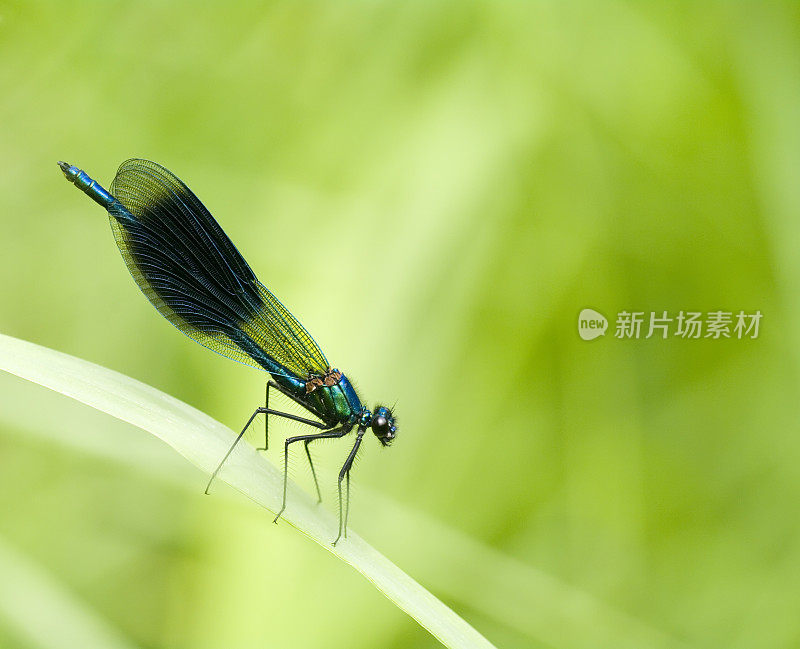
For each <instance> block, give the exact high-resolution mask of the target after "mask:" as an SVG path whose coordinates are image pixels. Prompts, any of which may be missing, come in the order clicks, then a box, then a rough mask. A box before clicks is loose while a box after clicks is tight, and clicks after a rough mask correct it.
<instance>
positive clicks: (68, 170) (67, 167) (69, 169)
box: [58, 160, 78, 183]
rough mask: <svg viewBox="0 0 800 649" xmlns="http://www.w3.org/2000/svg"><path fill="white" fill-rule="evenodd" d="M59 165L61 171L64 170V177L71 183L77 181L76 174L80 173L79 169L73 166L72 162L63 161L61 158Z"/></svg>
mask: <svg viewBox="0 0 800 649" xmlns="http://www.w3.org/2000/svg"><path fill="white" fill-rule="evenodd" d="M58 166H59V167H60V168H61V171H63V172H64V177H65V178H66V179H67V180H69V181H70V182H71V183H74V182H75V175H76V174H77V173H78V170H77V169H76V168H75V167H73V166H72V165H71V164H69V163H67V162H63V161H61V160H59V161H58Z"/></svg>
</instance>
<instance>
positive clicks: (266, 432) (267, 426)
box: [256, 381, 270, 451]
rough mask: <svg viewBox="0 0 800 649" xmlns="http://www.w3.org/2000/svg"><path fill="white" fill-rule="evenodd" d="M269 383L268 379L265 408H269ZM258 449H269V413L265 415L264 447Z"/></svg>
mask: <svg viewBox="0 0 800 649" xmlns="http://www.w3.org/2000/svg"><path fill="white" fill-rule="evenodd" d="M269 384H270V381H267V389H266V395H265V396H264V408H266V409H267V410H269ZM256 450H257V451H268V450H269V415H267V416H265V417H264V448H256Z"/></svg>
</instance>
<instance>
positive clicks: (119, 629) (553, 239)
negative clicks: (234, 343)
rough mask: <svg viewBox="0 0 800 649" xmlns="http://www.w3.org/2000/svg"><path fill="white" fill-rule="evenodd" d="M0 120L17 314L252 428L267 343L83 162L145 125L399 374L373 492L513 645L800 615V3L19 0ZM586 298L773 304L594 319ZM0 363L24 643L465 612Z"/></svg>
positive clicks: (9, 17)
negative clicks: (596, 333)
mask: <svg viewBox="0 0 800 649" xmlns="http://www.w3.org/2000/svg"><path fill="white" fill-rule="evenodd" d="M0 124H2V128H0V159H2V173H0V225H2V229H1V230H0V232H1V233H2V234H0V278H2V281H0V331H2V332H3V333H6V334H10V335H13V336H17V337H20V338H25V339H27V340H31V341H34V342H36V343H39V344H42V345H46V346H48V347H52V348H55V349H58V350H61V351H64V352H67V353H70V354H74V355H76V356H79V357H81V358H85V359H88V360H91V361H94V362H96V363H99V364H102V365H105V366H107V367H110V368H113V369H115V370H117V371H120V372H123V373H125V374H128V375H130V376H132V377H134V378H137V379H139V380H141V381H144V382H146V383H149V384H151V385H153V386H155V387H157V388H159V389H161V390H164V391H166V392H167V393H169V394H172V395H175V396H176V397H178V398H180V399H182V400H185V401H187V402H188V403H190V404H192V405H194V406H196V407H198V408H200V409H202V410H204V411H206V412H208V413H209V414H211V415H212V416H214V417H215V418H217V419H219V420H220V421H222V422H224V423H226V424H227V425H229V426H231V427H233V428H238V427H240V426H241V425H242V423H243V421H244V420H245V419H246V417H247V416H248V414H249V413H250V412H252V409H253V408H254V407H255V406H256V405H258V403H259V400H261V399H262V398H263V389H264V377H263V375H262V374H259V373H258V372H256V371H254V370H250V369H247V368H245V367H243V366H240V365H237V364H235V363H231V362H230V361H228V360H226V359H224V358H222V357H219V356H216V355H214V354H211V353H209V352H208V351H207V350H205V349H203V348H201V347H200V346H198V345H196V344H195V343H193V342H192V341H191V340H189V339H188V338H185V337H182V336H180V335H179V334H178V333H177V332H176V331H175V329H174V328H173V327H171V326H170V325H169V324H168V323H167V322H166V321H164V320H163V319H161V318H160V317H159V316H158V314H157V313H156V312H155V311H154V310H153V308H152V307H151V306H150V305H149V304H148V303H147V301H146V300H145V299H144V298H143V297H142V296H141V295H140V294H139V293H138V290H137V288H136V286H135V285H134V283H133V282H132V281H131V279H130V277H129V276H128V273H127V272H126V270H125V267H124V265H123V263H122V261H121V259H120V257H119V253H118V252H117V250H116V247H115V246H114V243H113V238H112V236H111V233H110V232H109V228H108V225H107V219H106V217H105V215H104V214H103V212H102V211H101V210H100V209H99V208H98V207H97V206H95V205H94V204H92V203H91V202H90V201H89V200H88V199H87V198H86V197H85V196H82V195H81V194H80V193H78V192H76V191H75V189H74V188H72V187H70V186H69V185H68V184H67V183H66V182H65V181H64V180H63V178H62V175H61V172H60V171H59V170H58V168H57V167H56V165H55V163H56V161H57V160H59V159H64V160H66V161H68V162H70V163H72V164H76V165H78V166H81V167H82V168H84V169H86V170H87V171H88V172H89V173H90V174H91V175H93V176H94V177H96V178H97V179H98V180H100V181H101V182H103V183H105V184H108V183H109V182H110V180H111V178H112V177H113V175H114V172H115V170H116V167H117V165H118V164H119V163H120V162H121V161H122V160H124V159H126V158H128V157H135V156H140V157H147V158H150V159H153V160H155V161H158V162H160V163H162V164H164V165H166V166H167V167H168V168H169V169H171V170H173V171H174V172H175V173H176V174H177V175H179V176H180V177H181V178H183V179H184V180H185V181H186V182H187V184H189V186H190V187H192V188H193V189H194V190H195V191H196V192H197V193H198V195H199V196H200V197H201V199H202V200H203V201H204V202H205V203H206V205H207V206H208V207H209V209H210V210H211V211H212V213H213V214H215V216H216V217H217V219H218V220H219V221H220V222H221V224H222V225H223V227H224V228H225V230H226V232H227V233H228V234H229V235H230V237H231V238H232V239H233V241H234V242H235V243H236V244H237V245H238V247H239V249H240V250H241V251H242V253H243V254H244V256H245V257H246V258H247V260H248V261H249V262H250V264H251V266H252V267H253V268H254V270H255V271H256V273H257V274H258V275H259V277H260V278H261V279H262V281H264V283H265V284H267V285H268V286H269V287H270V288H271V289H272V290H273V291H274V292H275V293H276V294H277V295H278V297H279V298H280V299H282V300H283V301H284V302H285V303H286V304H287V306H288V307H289V308H290V309H291V310H292V311H293V312H294V313H296V314H297V315H298V316H299V318H300V319H301V321H302V322H303V323H304V324H305V325H306V327H307V328H308V329H309V330H310V331H311V332H312V333H313V334H314V336H315V337H316V339H317V340H318V342H319V343H320V345H321V346H322V348H323V349H324V350H325V352H326V354H327V356H328V358H329V360H331V362H332V363H333V364H334V365H336V366H337V367H340V368H341V369H343V370H345V371H346V372H347V373H348V375H349V376H350V377H351V378H353V379H354V381H355V382H356V383H357V385H358V387H359V389H360V392H361V394H362V396H363V397H364V398H365V399H366V401H367V402H368V403H369V404H374V403H375V402H376V401H383V402H388V403H392V402H394V401H395V400H396V401H397V413H398V416H399V420H400V425H401V430H400V436H399V438H398V440H397V443H396V444H395V445H394V447H393V448H392V449H391V450H382V449H379V448H376V447H377V444H376V443H375V440H374V439H373V440H369V441H370V443H369V444H367V449H366V450H365V452H364V453H363V456H362V457H361V461H360V463H359V466H358V470H357V472H355V473H354V476H355V487H354V495H353V509H352V515H351V524H352V527H353V528H354V529H355V530H357V531H359V532H360V533H361V534H362V535H363V536H365V537H366V538H367V540H368V541H370V542H372V543H373V544H374V545H375V546H376V547H378V548H379V549H380V550H382V551H383V552H385V553H386V554H387V555H388V556H389V557H390V558H391V559H392V560H394V561H396V562H397V563H398V564H399V565H400V566H401V567H402V568H403V569H405V570H406V571H407V572H409V573H410V574H411V575H412V576H414V577H415V578H416V579H418V580H419V581H420V582H421V583H422V584H423V585H426V586H427V587H429V588H430V589H431V590H432V591H433V592H434V593H435V594H437V595H438V596H439V597H441V598H442V599H444V600H445V601H446V602H447V603H448V604H449V605H451V606H452V607H453V608H454V609H455V610H456V611H457V612H458V613H459V614H461V615H462V616H464V617H465V618H466V619H467V620H468V621H469V622H470V623H472V624H473V625H474V626H475V627H476V628H477V629H478V630H479V631H481V632H482V633H483V634H485V635H486V636H487V637H488V638H489V639H490V640H492V641H493V642H494V643H496V644H497V645H498V646H502V647H553V648H562V647H563V648H576V649H577V648H590V647H614V648H619V647H631V648H633V647H637V648H641V647H698V648H699V647H726V648H728V649H731V648H739V647H742V648H744V647H747V648H750V647H753V648H756V647H790V646H797V645H798V643H800V616H798V615H797V611H798V610H800V587H799V586H800V518H799V517H798V506H797V503H798V498H800V437H799V436H798V425H797V421H798V399H797V394H798V388H800V386H799V385H798V369H799V368H800V293H799V292H798V290H797V285H798V280H800V255H798V251H800V218H798V217H799V216H800V5H798V4H797V3H795V2H785V3H779V2H775V3H725V2H718V3H711V2H707V3H684V2H678V3H652V4H645V3H635V2H610V1H604V2H599V3H591V2H574V3H573V2H569V3H563V4H562V3H548V4H545V3H515V2H500V1H497V2H490V1H487V2H444V1H436V2H406V3H368V2H352V3H342V2H339V3H321V2H319V3H318V2H270V3H255V2H254V3H243V4H231V3H228V4H225V3H218V4H215V3H203V4H198V3H189V2H180V3H172V4H170V5H169V6H162V5H161V4H160V3H156V2H145V3H121V2H117V3H110V2H109V3H91V2H83V3H81V2H78V3H76V2H44V3H35V2H11V3H9V2H0ZM584 307H593V308H596V309H598V310H600V311H601V312H603V313H605V314H606V316H608V317H609V318H611V319H613V317H614V316H615V314H616V313H618V312H619V311H622V310H624V309H627V310H641V311H645V312H650V311H657V312H661V311H663V310H667V311H670V312H673V313H675V312H677V311H679V310H698V311H713V310H718V309H724V310H728V311H738V310H740V309H744V310H745V311H749V312H752V311H755V310H757V309H760V310H761V311H762V313H763V314H764V319H763V321H762V327H761V335H760V336H759V338H758V339H757V340H736V339H733V340H700V341H688V340H681V339H677V338H671V339H668V340H661V339H650V340H617V339H615V338H614V337H613V336H612V335H608V336H606V337H604V338H600V339H598V340H595V341H592V342H584V341H582V340H581V339H580V338H579V337H578V335H577V328H576V320H577V314H578V312H579V311H580V310H581V309H582V308H584ZM612 327H613V322H612ZM0 395H2V397H0V646H3V647H23V648H28V647H34V648H35V647H51V646H52V647H55V646H91V644H92V641H90V640H86V641H85V642H84V643H83V644H80V643H78V642H77V641H74V642H67V641H66V640H65V639H66V638H72V639H73V640H74V639H75V638H77V637H94V638H95V642H96V638H98V637H103V638H105V639H106V640H105V641H104V642H102V646H119V647H153V648H155V647H178V648H180V647H186V648H189V647H191V648H194V649H198V648H200V649H202V648H205V647H209V648H210V647H220V646H224V647H230V648H248V647H298V648H303V647H345V646H346V647H353V648H362V647H363V648H368V647H369V648H373V647H381V648H386V647H397V648H400V647H403V648H406V647H435V646H437V642H436V641H435V640H434V639H433V638H432V637H431V636H429V635H428V634H427V633H426V632H425V631H424V630H423V629H421V628H420V627H419V626H418V625H417V624H416V623H415V622H414V621H413V620H412V619H410V618H408V617H407V616H406V615H405V614H404V613H402V612H401V611H400V610H398V609H397V608H396V607H395V606H394V605H392V604H391V603H390V602H389V601H388V600H386V599H385V598H384V597H383V596H382V595H381V594H380V593H379V592H378V591H376V590H375V589H374V588H373V587H372V586H371V585H370V584H369V583H367V582H366V581H365V580H364V579H363V578H362V577H360V576H359V575H358V574H357V573H355V572H354V571H353V570H351V569H350V568H348V567H347V566H345V565H344V564H343V563H342V562H340V561H337V560H335V559H334V558H332V557H331V556H330V555H329V554H328V553H326V552H324V551H323V550H322V548H320V547H318V546H317V545H315V544H313V543H311V542H309V541H308V540H306V539H305V538H304V537H302V536H301V535H300V534H298V533H297V532H296V531H294V530H293V529H291V528H290V527H289V526H287V525H281V526H277V527H276V526H273V525H272V524H271V522H270V517H269V515H268V514H267V513H265V512H264V511H263V510H260V509H259V508H257V507H255V506H253V505H251V504H250V503H248V502H246V501H244V499H243V498H240V497H238V496H237V495H236V494H235V493H234V492H233V491H232V490H231V489H229V488H228V487H227V486H225V485H223V484H221V483H220V484H219V485H218V486H217V487H216V489H215V491H214V493H213V495H212V496H211V497H205V496H203V487H204V483H205V476H204V475H202V474H201V473H200V472H199V471H197V470H196V469H194V468H193V467H191V466H189V465H188V464H187V463H186V462H185V461H184V460H183V459H182V458H180V457H179V456H177V455H176V454H175V453H174V452H173V451H172V450H171V449H170V448H168V447H166V446H164V445H162V444H161V443H160V442H158V441H157V440H155V439H153V438H150V436H149V435H147V434H145V433H143V432H141V431H138V430H136V429H133V428H131V427H129V426H127V425H124V424H122V423H119V422H116V421H114V420H111V419H110V418H108V417H106V416H104V415H101V414H99V413H95V412H92V411H89V410H88V409H86V408H84V407H81V406H79V405H77V404H75V403H72V402H70V401H68V400H67V399H65V398H63V397H60V396H57V395H53V394H50V393H47V392H46V391H45V390H43V389H41V388H38V387H35V386H30V385H26V384H23V383H22V382H21V381H19V380H17V379H14V378H13V377H9V376H6V375H3V376H0ZM283 425H284V426H285V429H282V432H283V434H290V433H291V432H293V431H294V430H296V429H295V428H293V427H292V426H291V425H286V424H283ZM250 441H251V442H253V443H255V442H256V441H257V440H256V439H255V438H251V440H250ZM348 448H349V447H348V445H347V444H330V445H328V446H326V447H325V448H321V449H320V450H319V456H320V463H321V464H322V465H323V467H325V469H326V470H327V475H328V479H327V480H326V486H327V488H328V492H327V493H326V496H327V503H328V505H327V506H329V507H330V506H331V505H330V503H331V502H333V500H332V498H331V496H332V494H331V491H330V487H331V485H332V484H333V480H332V479H331V478H330V475H331V474H332V472H334V471H336V469H337V468H338V466H339V463H340V462H341V460H342V459H343V458H344V456H346V454H347V450H348ZM270 455H271V457H272V459H273V461H276V459H275V456H274V455H273V454H272V453H271V454H270ZM300 459H301V458H300V457H296V458H295V461H293V463H292V470H293V475H294V476H295V477H296V478H297V479H298V480H299V481H301V482H302V483H303V484H305V485H306V486H307V485H308V471H307V469H305V467H304V464H303V463H302V462H300ZM290 506H291V505H290ZM86 633H88V634H89V636H81V634H86ZM70 634H72V635H70ZM92 634H95V635H93V636H92ZM98 634H99V635H98Z"/></svg>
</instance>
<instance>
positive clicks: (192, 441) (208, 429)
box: [0, 334, 492, 649]
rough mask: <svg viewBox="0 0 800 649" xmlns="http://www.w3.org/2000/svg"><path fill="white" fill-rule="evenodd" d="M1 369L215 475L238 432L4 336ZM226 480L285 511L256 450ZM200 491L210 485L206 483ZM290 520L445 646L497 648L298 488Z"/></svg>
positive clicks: (148, 390) (243, 451)
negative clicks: (340, 535) (342, 529)
mask: <svg viewBox="0 0 800 649" xmlns="http://www.w3.org/2000/svg"><path fill="white" fill-rule="evenodd" d="M0 369H3V370H5V371H6V372H9V373H11V374H14V375H16V376H19V377H20V378H23V379H26V380H28V381H31V382H33V383H38V384H39V385H42V386H44V387H47V388H49V389H51V390H54V391H56V392H59V393H61V394H63V395H66V396H68V397H71V398H73V399H76V400H77V401H80V402H82V403H85V404H86V405H89V406H91V407H92V408H96V409H97V410H100V411H102V412H106V413H108V414H110V415H112V416H113V417H116V418H118V419H121V420H123V421H127V422H128V423H131V424H133V425H134V426H137V427H139V428H142V429H143V430H146V431H148V432H150V433H152V434H153V435H155V436H156V437H158V438H159V439H161V440H163V441H164V442H166V443H167V444H169V445H170V446H172V447H173V448H174V449H175V450H176V451H178V452H179V453H180V454H181V455H183V456H184V457H185V458H186V459H188V460H189V461H190V462H192V463H193V464H195V465H196V466H198V467H199V468H200V469H202V470H203V471H206V472H208V473H211V471H213V469H214V468H215V467H216V465H217V463H218V462H219V459H220V458H221V457H222V456H223V455H224V454H225V452H226V451H227V449H228V447H229V446H230V444H231V442H232V440H233V436H234V433H233V431H231V430H230V429H229V428H227V427H226V426H223V425H222V424H220V423H219V422H217V421H215V420H214V419H212V418H211V417H209V416H207V415H205V414H204V413H202V412H200V411H199V410H196V409H195V408H192V407H191V406H188V405H187V404H185V403H183V402H181V401H178V400H177V399H174V398H173V397H170V396H169V395H166V394H164V393H162V392H160V391H158V390H156V389H155V388H152V387H150V386H148V385H145V384H143V383H140V382H139V381H136V380H134V379H132V378H130V377H127V376H124V375H122V374H119V373H118V372H114V371H112V370H109V369H106V368H104V367H100V366H99V365H95V364H93V363H89V362H88V361H84V360H81V359H79V358H75V357H73V356H69V355H67V354H62V353H60V352H57V351H54V350H51V349H47V348H46V347H41V346H39V345H35V344H33V343H30V342H26V341H23V340H19V339H16V338H12V337H10V336H5V335H2V334H0ZM219 478H220V479H222V480H224V481H225V482H227V483H228V484H230V485H231V486H232V487H234V488H235V489H237V490H238V491H240V492H242V493H243V494H245V495H246V496H248V497H249V498H250V499H252V500H254V501H255V502H257V503H258V504H260V505H261V506H263V507H264V508H266V509H268V510H269V511H271V512H277V511H278V509H279V507H280V502H281V494H282V488H283V487H282V481H283V478H282V476H281V474H280V472H279V471H278V469H277V468H276V467H275V466H274V465H272V464H271V463H269V462H267V461H266V460H265V459H264V458H262V457H261V456H259V454H258V453H256V451H255V449H253V448H252V447H251V446H250V445H248V444H239V445H238V446H237V447H236V449H235V451H234V452H233V453H232V454H231V456H230V458H229V459H228V462H227V463H226V465H225V467H224V468H223V470H222V471H221V472H220V474H219ZM197 487H198V489H202V488H203V485H202V484H200V483H198V485H197ZM289 502H290V506H289V507H288V508H287V510H286V511H285V512H284V516H283V519H284V520H285V521H287V522H288V523H290V524H291V525H292V526H294V527H295V528H297V529H298V530H300V531H301V532H302V533H303V534H305V535H306V536H308V537H310V538H311V539H313V540H314V541H316V542H317V543H319V544H320V545H321V546H322V547H324V548H325V549H327V550H328V551H329V552H331V553H332V554H334V555H336V556H337V557H339V558H340V559H342V560H343V561H345V562H347V563H349V564H350V565H351V566H353V568H355V569H356V570H357V571H359V572H360V573H361V574H362V575H364V576H365V577H366V578H367V579H368V580H369V581H371V582H372V583H373V584H374V585H375V586H376V587H377V588H378V589H379V590H380V591H381V592H383V593H384V594H385V595H386V596H387V597H388V598H389V599H390V600H392V601H393V602H394V603H395V604H397V606H399V607H400V608H401V609H402V610H404V611H405V612H406V613H408V614H409V615H410V616H411V617H413V618H414V619H415V620H417V622H419V623H420V624H421V625H422V626H423V627H424V628H425V629H427V630H428V631H429V632H430V633H431V634H432V635H433V636H434V637H436V638H437V639H438V640H439V641H440V642H442V644H444V645H445V646H447V647H452V648H454V649H456V648H457V649H462V648H463V649H466V648H472V647H475V648H489V647H492V645H491V643H489V642H488V641H487V640H486V639H485V638H484V637H483V636H481V635H480V634H479V633H478V632H477V631H476V630H475V629H473V628H472V627H471V626H469V624H467V623H466V622H465V621H464V620H463V619H461V618H460V617H459V616H458V615H456V614H455V613H454V612H453V611H452V610H450V609H449V608H448V607H447V606H445V605H444V604H443V603H442V602H441V601H439V600H438V599H437V598H436V597H434V596H433V595H432V594H431V593H429V592H428V591H427V590H425V589H424V588H423V587H422V586H420V585H419V584H418V583H416V582H415V581H414V580H413V579H412V578H411V577H409V576H408V575H407V574H405V573H404V572H403V571H402V570H400V569H399V568H398V567H397V566H395V565H394V564H393V563H392V562H390V561H389V560H388V559H387V558H386V557H384V556H383V555H382V554H381V553H379V552H378V551H377V550H375V549H374V548H373V547H371V546H370V545H369V544H367V543H366V542H365V541H364V540H363V539H361V538H360V537H359V536H358V535H357V534H356V533H355V532H348V538H347V540H346V541H343V542H341V543H339V544H338V545H337V546H336V547H335V548H334V547H332V546H331V541H332V540H333V539H334V538H335V536H336V530H337V522H336V520H335V519H334V517H333V516H332V515H331V514H330V513H328V512H327V511H326V510H324V509H322V508H320V507H317V506H316V505H315V503H314V502H313V501H312V500H311V498H310V497H309V496H308V495H306V494H305V492H303V491H302V490H301V489H300V488H299V487H297V486H296V485H293V484H290V490H289Z"/></svg>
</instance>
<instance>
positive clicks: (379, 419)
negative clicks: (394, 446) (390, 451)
mask: <svg viewBox="0 0 800 649" xmlns="http://www.w3.org/2000/svg"><path fill="white" fill-rule="evenodd" d="M370 426H372V432H373V433H375V437H377V438H378V439H379V440H380V443H381V444H383V445H384V446H389V445H390V444H391V443H392V442H393V441H394V438H395V437H396V436H397V425H396V424H395V421H394V415H393V414H392V411H391V410H389V408H387V407H385V406H378V407H377V408H375V412H374V413H372V421H371V422H370Z"/></svg>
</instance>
